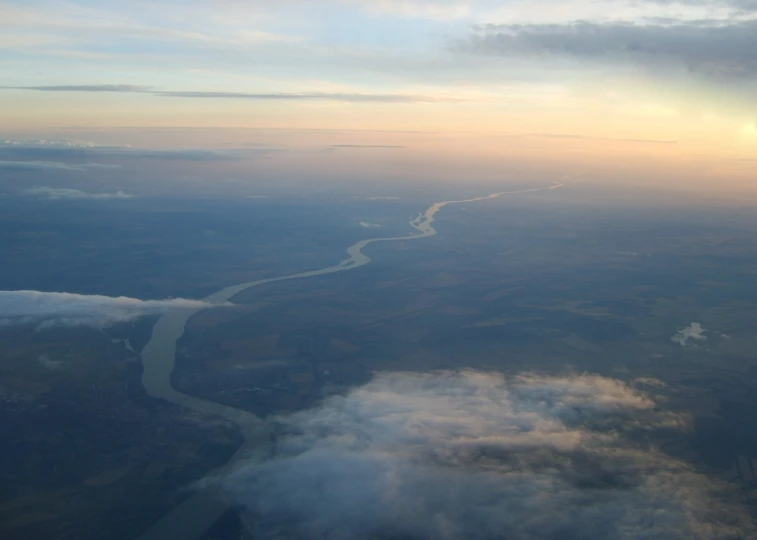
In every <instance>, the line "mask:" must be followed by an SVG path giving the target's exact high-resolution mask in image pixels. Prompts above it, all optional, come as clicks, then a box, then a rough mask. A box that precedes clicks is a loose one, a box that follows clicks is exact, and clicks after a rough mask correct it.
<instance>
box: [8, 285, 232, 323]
mask: <svg viewBox="0 0 757 540" xmlns="http://www.w3.org/2000/svg"><path fill="white" fill-rule="evenodd" d="M219 305H228V304H209V303H207V302H202V301H200V300H187V299H184V298H171V299H168V300H139V299H137V298H128V297H125V296H119V297H110V296H100V295H84V294H72V293H58V292H41V291H0V324H3V325H10V324H18V323H20V324H29V323H34V324H39V325H40V327H48V326H93V327H95V328H104V327H107V326H110V325H112V324H115V323H118V322H124V321H131V320H134V319H137V318H138V317H141V316H143V315H157V314H161V313H165V312H167V311H171V310H176V309H188V310H199V309H204V308H208V307H217V306H219Z"/></svg>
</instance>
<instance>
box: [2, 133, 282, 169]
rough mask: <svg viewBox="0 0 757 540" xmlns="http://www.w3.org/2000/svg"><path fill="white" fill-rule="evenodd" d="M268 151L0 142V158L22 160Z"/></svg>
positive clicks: (46, 164)
mask: <svg viewBox="0 0 757 540" xmlns="http://www.w3.org/2000/svg"><path fill="white" fill-rule="evenodd" d="M271 151H272V149H270V148H261V147H257V148H245V149H242V150H206V149H200V148H169V149H163V148H133V147H131V146H100V145H97V144H95V143H89V142H84V141H67V140H45V139H39V140H23V139H21V140H12V139H7V140H4V141H0V155H3V154H5V155H11V156H14V157H20V158H26V159H27V160H31V159H33V158H43V157H44V158H57V159H92V158H119V159H121V158H126V159H129V158H131V159H165V160H186V161H228V160H238V159H242V158H243V157H245V156H250V155H257V154H261V153H268V152H271ZM3 163H5V164H7V165H6V166H5V168H18V169H20V168H48V169H55V168H57V169H64V170H85V169H87V168H95V167H101V168H116V167H118V165H109V164H100V163H83V164H82V163H62V162H52V161H21V160H15V161H0V167H2V166H3V165H2V164H3Z"/></svg>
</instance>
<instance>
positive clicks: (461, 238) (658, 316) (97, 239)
mask: <svg viewBox="0 0 757 540" xmlns="http://www.w3.org/2000/svg"><path fill="white" fill-rule="evenodd" d="M477 194H479V193H472V194H471V193H467V195H468V196H470V195H477ZM460 195H463V196H465V195H466V194H458V193H428V194H426V195H424V197H425V198H421V197H420V196H419V195H418V194H417V193H414V194H413V196H412V197H408V198H404V199H400V200H378V201H376V200H370V201H367V200H362V199H355V198H354V197H349V198H348V199H347V198H342V199H333V198H325V199H319V200H316V201H309V200H304V199H294V200H292V199H289V200H286V201H284V200H281V201H275V202H271V201H269V200H246V201H237V202H233V203H231V202H228V201H226V202H223V201H221V202H219V201H204V202H201V201H194V202H192V201H190V202H187V201H184V202H182V203H181V204H179V203H178V202H176V201H174V202H160V203H158V202H148V203H144V204H140V205H138V206H129V205H126V206H124V207H123V208H121V209H120V210H112V209H111V210H110V211H109V213H106V212H104V211H102V212H100V211H98V212H90V213H86V214H85V213H82V212H81V207H80V206H78V203H76V204H74V203H72V206H69V207H66V208H57V209H56V210H55V212H50V213H47V214H45V215H43V216H36V217H32V215H31V214H30V212H29V209H28V208H26V209H10V208H8V212H0V221H1V222H2V225H3V228H2V229H1V230H3V231H4V236H3V239H2V242H4V244H2V245H0V247H5V248H6V253H10V254H12V256H11V257H9V258H8V260H9V264H8V265H7V267H6V266H4V268H3V274H2V276H0V277H1V278H2V280H0V288H3V289H40V290H66V291H69V292H78V293H83V294H86V293H89V294H93V293H97V294H108V295H112V296H117V295H122V294H123V295H127V296H136V297H140V298H163V297H168V296H183V297H193V298H198V297H202V296H204V295H206V294H209V293H211V292H214V291H215V290H217V289H220V288H222V287H223V286H226V285H229V284H233V283H241V282H245V281H250V280H253V279H259V278H263V277H270V276H275V275H284V274H289V273H295V272H299V271H302V270H310V269H314V268H319V267H323V266H330V265H333V264H335V263H336V262H338V261H340V260H342V259H343V258H344V249H345V248H346V247H347V246H348V245H350V244H352V243H354V242H355V241H357V240H358V239H361V238H367V237H381V236H393V235H397V234H399V235H402V234H407V233H408V232H410V229H409V228H408V226H407V221H408V218H409V216H411V215H415V214H417V212H418V211H421V210H423V209H425V208H426V207H427V206H428V204H430V203H431V202H434V201H436V200H448V199H453V198H461V197H460ZM583 195H584V194H580V196H578V195H577V194H576V193H575V192H572V191H568V192H566V193H564V194H562V193H559V192H555V194H554V196H551V197H544V196H543V194H542V193H535V194H527V195H522V196H517V197H509V198H501V199H495V200H491V201H481V202H477V203H471V204H469V205H467V204H463V205H458V206H449V207H446V208H445V209H443V210H442V212H440V214H439V215H438V216H437V218H438V221H437V222H436V223H435V224H434V226H435V228H436V229H437V230H438V232H439V234H438V235H437V236H434V237H429V238H424V239H422V240H417V241H412V242H410V241H408V242H393V243H386V244H381V243H378V244H373V245H371V246H369V247H368V248H367V253H368V254H369V255H370V256H371V257H372V258H373V262H371V263H370V264H369V265H367V266H364V267H361V268H357V269H355V270H351V271H346V272H340V273H337V274H332V275H324V276H318V277H315V278H308V279H304V280H292V281H285V282H280V283H273V284H268V285H263V286H260V287H256V288H254V289H250V290H248V291H245V292H243V293H241V294H239V295H238V296H237V297H235V298H234V299H233V302H234V303H235V304H237V307H236V308H235V309H211V310H205V311H201V312H199V313H198V314H196V315H195V316H194V317H192V318H191V319H190V321H189V323H188V325H187V331H186V333H185V335H184V337H183V338H182V339H181V340H180V342H179V343H178V348H177V364H176V369H175V371H174V375H173V384H174V386H175V387H176V388H177V389H178V390H180V391H182V392H185V393H187V394H191V395H194V396H198V397H201V398H203V399H208V400H212V401H217V402H220V403H224V404H226V405H230V406H233V407H237V408H240V409H244V410H248V411H251V412H254V413H255V414H258V415H260V416H261V417H264V418H273V417H275V416H276V415H279V414H286V413H289V412H292V411H296V410H300V409H302V408H306V407H312V406H315V405H317V404H318V402H319V401H320V400H322V399H323V398H324V397H327V396H329V395H333V394H339V393H343V392H345V391H347V390H348V389H350V388H352V387H354V386H356V385H360V384H362V383H364V382H366V381H368V380H369V379H370V378H371V376H372V375H373V373H374V372H376V371H385V370H405V371H428V370H436V369H461V368H466V367H469V368H476V369H484V370H497V371H501V372H505V373H509V374H511V373H518V372H522V371H537V372H546V373H551V374H555V373H567V372H579V373H580V372H591V373H599V374H602V375H608V376H612V377H615V378H620V379H623V380H626V381H628V382H629V384H633V385H636V386H638V387H639V388H645V389H652V390H654V391H655V392H658V393H661V394H663V395H664V397H665V399H666V402H665V406H666V407H670V408H672V409H674V410H678V411H682V412H686V413H688V414H691V415H692V416H693V418H694V429H693V431H692V432H691V433H688V434H686V435H683V436H676V437H671V438H669V439H666V440H661V441H658V442H659V445H660V446H661V447H662V448H663V450H665V451H666V452H669V453H671V454H674V455H676V456H678V457H681V458H683V459H686V460H688V461H690V462H692V463H693V464H694V466H695V467H697V468H698V469H699V470H701V471H703V472H705V473H708V474H713V475H717V476H720V477H722V478H725V479H727V480H729V481H731V482H733V483H734V485H738V486H740V487H741V488H742V489H743V490H744V493H745V494H746V495H747V496H750V497H754V495H755V493H757V491H756V490H755V488H757V481H755V478H757V476H755V473H756V472H757V469H755V467H754V465H753V459H752V458H757V433H755V431H754V430H753V429H752V427H753V426H754V425H755V422H757V400H755V399H754V398H753V396H754V395H755V390H757V355H755V354H754V345H755V341H756V340H757V330H755V329H754V327H753V321H754V320H755V319H756V318H757V290H756V289H755V288H754V285H753V284H754V282H755V279H756V278H757V239H756V238H755V237H754V234H753V231H754V230H755V226H757V214H755V213H754V212H753V211H751V210H750V209H746V210H737V209H733V208H729V209H722V210H720V209H718V208H716V207H709V206H701V207H697V206H671V205H670V204H668V203H665V204H662V203H661V204H653V203H649V202H648V201H647V202H645V203H644V204H641V203H636V202H631V203H629V202H627V201H626V202H622V203H608V202H607V201H603V202H602V204H598V203H597V202H596V201H594V202H592V201H585V200H583ZM608 197H609V195H608ZM127 202H128V201H127ZM2 204H6V203H2V202H0V205H2ZM28 204H31V203H28ZM129 204H131V203H129ZM361 221H363V222H365V223H373V224H379V225H381V227H380V228H375V229H374V228H365V227H363V226H361V225H360V222H361ZM206 231H213V232H212V234H209V233H207V232H206ZM48 254H49V257H50V259H49V261H48V259H47V258H46V257H47V256H48ZM154 322H155V318H144V319H141V320H138V321H136V322H135V323H134V324H131V323H128V324H124V325H119V326H116V327H112V328H107V329H105V330H103V331H100V330H96V329H85V328H75V329H71V328H60V329H56V330H46V331H44V332H40V331H38V330H37V329H36V328H35V327H34V326H33V325H32V326H26V327H22V328H19V327H12V328H8V327H0V351H2V352H1V355H2V356H0V420H2V422H3V426H7V428H6V429H5V430H4V435H6V436H4V437H3V438H2V439H1V440H0V452H2V455H3V456H8V459H4V460H3V465H2V469H0V471H2V477H3V482H2V486H3V487H2V492H0V495H1V497H0V498H1V499H2V501H3V503H2V504H1V505H0V533H2V536H3V538H10V539H15V538H35V537H40V538H59V539H69V538H71V539H73V538H83V539H89V538H92V539H95V538H114V539H120V538H124V539H127V538H133V537H135V536H137V535H138V534H139V533H140V532H142V531H144V530H145V529H146V528H147V527H149V525H150V524H151V523H152V522H154V521H155V520H156V519H157V518H158V517H159V516H160V515H162V514H163V513H165V512H166V511H168V510H170V508H172V507H173V506H174V505H175V504H176V503H177V502H178V501H180V500H181V499H182V497H185V496H186V494H187V493H188V491H187V489H186V488H187V487H188V486H191V484H192V482H194V481H196V480H198V479H200V478H202V477H203V476H205V475H206V474H207V473H208V472H209V471H210V470H212V469H213V468H214V467H216V466H219V465H220V464H222V463H224V462H225V461H226V460H227V459H228V457H229V456H230V455H231V454H232V453H233V452H234V450H235V449H236V448H237V447H238V445H239V444H240V442H241V441H240V437H239V434H238V431H237V429H236V427H235V426H234V425H232V424H230V423H228V422H224V421H221V420H220V419H218V418H213V417H200V416H198V415H196V414H191V413H189V412H188V411H186V410H183V409H181V408H178V407H174V406H170V405H169V404H166V403H164V402H162V401H160V400H154V399H151V398H149V397H148V396H147V395H146V394H145V392H144V389H143V388H142V386H141V382H140V377H141V364H140V360H139V357H138V355H137V353H138V352H139V350H140V349H141V347H142V346H143V345H144V344H145V343H146V342H147V339H148V338H149V335H150V332H151V327H152V324H153V323H154ZM694 322H696V323H699V324H701V326H702V328H704V336H705V337H706V339H701V340H697V339H689V340H686V341H685V343H684V344H681V343H680V342H676V341H674V340H672V339H671V338H673V337H674V335H676V333H677V332H679V331H680V330H682V329H684V328H686V327H688V326H689V325H691V323H694ZM127 339H128V344H129V345H131V346H132V347H133V348H134V351H136V352H133V351H131V350H130V349H129V348H128V347H127V346H126V344H127V343H126V341H125V340H127ZM754 463H757V460H754ZM755 499H757V497H755ZM245 534H246V533H245V532H244V527H243V526H242V524H241V523H240V522H239V520H238V518H237V517H236V516H235V514H234V512H233V511H231V512H230V513H229V514H227V516H225V518H224V519H223V520H221V521H219V523H218V524H217V525H216V527H214V529H213V530H211V531H208V533H207V535H206V538H207V539H211V538H213V539H216V540H221V539H224V540H228V539H232V538H241V537H243V536H244V535H245Z"/></svg>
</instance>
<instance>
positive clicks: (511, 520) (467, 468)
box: [220, 371, 757, 540]
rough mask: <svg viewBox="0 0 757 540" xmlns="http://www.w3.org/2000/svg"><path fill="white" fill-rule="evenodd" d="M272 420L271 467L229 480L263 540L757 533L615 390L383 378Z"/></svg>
mask: <svg viewBox="0 0 757 540" xmlns="http://www.w3.org/2000/svg"><path fill="white" fill-rule="evenodd" d="M652 390H657V389H655V388H652ZM278 422H279V423H280V425H281V428H282V432H283V433H285V434H286V435H283V436H282V437H280V438H279V441H278V443H277V446H276V450H275V453H274V455H273V457H272V458H270V459H269V460H266V461H263V462H261V461H260V460H255V461H251V462H249V463H247V464H246V465H243V466H242V467H238V468H237V469H235V470H234V471H232V472H229V473H226V474H225V475H224V477H222V478H221V479H220V483H221V484H222V486H223V488H224V491H225V493H226V494H227V496H228V497H229V499H230V500H231V501H232V502H234V503H236V504H240V505H243V506H245V507H247V508H248V509H249V510H250V513H251V516H252V519H254V520H255V526H256V532H260V533H261V534H262V535H265V534H266V533H267V532H269V531H273V530H276V531H277V533H278V534H279V535H283V536H287V537H308V538H315V539H326V538H328V539H330V540H347V539H351V538H372V537H386V538H440V539H447V540H458V539H465V538H511V539H524V538H583V539H586V540H602V539H607V538H616V539H619V540H636V539H640V538H650V539H651V538H665V539H673V540H684V539H689V538H700V539H705V538H728V537H730V538H747V537H755V534H757V529H756V528H755V525H754V524H753V523H752V521H751V519H750V518H749V515H748V513H747V512H746V510H745V509H744V508H743V507H741V506H740V505H739V504H738V503H734V502H733V501H732V500H731V499H730V498H729V494H730V496H731V497H733V496H734V494H733V493H730V492H729V491H728V488H727V487H726V486H725V485H723V484H720V483H719V482H718V481H717V480H710V479H708V478H706V477H705V476H703V475H700V474H697V473H695V472H694V471H693V469H692V468H691V467H689V466H688V465H687V464H685V463H683V462H681V461H679V460H677V459H674V458H672V457H669V456H667V455H665V454H662V453H660V452H658V451H656V450H655V449H654V448H653V447H651V446H648V445H645V444H644V443H641V442H640V441H643V440H645V437H642V436H639V435H640V434H641V433H646V434H653V433H658V434H660V432H667V433H668V434H669V433H670V432H676V431H678V430H685V429H686V428H687V425H688V422H687V419H686V418H684V417H681V416H678V415H677V414H674V413H671V412H667V411H665V410H663V409H661V408H660V407H659V404H658V403H657V402H656V400H655V399H654V397H653V396H652V395H649V394H646V393H642V392H640V391H638V390H635V389H633V388H632V387H630V386H627V385H626V384H624V383H623V382H621V381H618V380H614V379H609V378H604V377H599V376H589V375H584V376H565V377H560V376H551V377H550V376H539V375H531V374H526V375H521V376H517V377H512V378H505V377H503V376H502V375H500V374H497V373H478V372H468V371H466V372H462V373H451V372H439V373H430V374H428V373H427V374H412V373H384V374H379V375H377V376H376V377H375V378H374V380H373V381H371V382H370V383H369V384H367V385H365V386H363V387H360V388H356V389H353V390H352V391H350V392H349V393H347V394H346V395H344V396H334V397H331V398H329V399H327V400H326V401H325V402H324V403H323V404H322V405H321V406H319V407H316V408H312V409H307V410H303V411H300V412H298V413H295V414H293V415H291V416H287V417H281V418H279V419H278Z"/></svg>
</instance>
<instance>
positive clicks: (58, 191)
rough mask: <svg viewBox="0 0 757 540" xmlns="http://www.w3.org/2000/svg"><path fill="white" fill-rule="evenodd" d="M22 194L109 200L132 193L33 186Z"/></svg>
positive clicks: (57, 198)
mask: <svg viewBox="0 0 757 540" xmlns="http://www.w3.org/2000/svg"><path fill="white" fill-rule="evenodd" d="M23 193H24V195H31V196H33V197H44V198H46V199H51V200H59V199H95V200H109V199H131V198H132V197H134V195H129V194H128V193H124V192H123V191H121V190H120V189H119V190H118V191H116V192H115V193H87V192H86V191H81V190H80V189H70V188H52V187H35V188H30V189H27V190H25V191H24V192H23Z"/></svg>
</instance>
